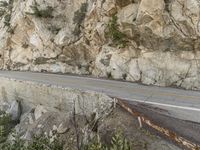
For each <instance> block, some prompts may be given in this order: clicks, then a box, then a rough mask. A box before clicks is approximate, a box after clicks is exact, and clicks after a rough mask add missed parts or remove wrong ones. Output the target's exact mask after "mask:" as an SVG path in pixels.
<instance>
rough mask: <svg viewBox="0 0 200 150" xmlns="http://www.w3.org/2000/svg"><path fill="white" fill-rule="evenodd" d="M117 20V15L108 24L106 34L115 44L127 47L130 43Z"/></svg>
mask: <svg viewBox="0 0 200 150" xmlns="http://www.w3.org/2000/svg"><path fill="white" fill-rule="evenodd" d="M117 20H118V17H117V16H112V18H111V20H110V21H109V23H108V26H107V27H108V31H107V32H106V35H107V37H108V38H110V39H111V40H112V42H113V44H114V45H115V46H120V47H126V46H127V43H128V40H127V36H126V34H124V33H122V32H121V31H120V30H119V24H118V23H117Z"/></svg>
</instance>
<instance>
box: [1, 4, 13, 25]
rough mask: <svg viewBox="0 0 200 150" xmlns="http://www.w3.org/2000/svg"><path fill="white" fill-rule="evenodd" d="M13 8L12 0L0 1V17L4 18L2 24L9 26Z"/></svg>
mask: <svg viewBox="0 0 200 150" xmlns="http://www.w3.org/2000/svg"><path fill="white" fill-rule="evenodd" d="M12 8H13V0H9V1H1V2H0V18H1V19H4V25H5V26H8V27H10V20H11V14H12Z"/></svg>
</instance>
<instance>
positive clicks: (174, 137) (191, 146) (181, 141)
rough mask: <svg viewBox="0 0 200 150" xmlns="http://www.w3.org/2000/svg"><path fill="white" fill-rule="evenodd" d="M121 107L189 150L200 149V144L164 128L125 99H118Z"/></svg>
mask: <svg viewBox="0 0 200 150" xmlns="http://www.w3.org/2000/svg"><path fill="white" fill-rule="evenodd" d="M117 103H118V104H119V105H120V106H121V107H123V108H124V109H125V110H127V111H128V112H129V113H131V114H132V115H134V116H135V117H140V118H141V121H142V122H143V123H145V124H147V125H148V126H149V127H151V128H153V129H155V130H156V131H158V132H159V133H161V134H163V135H165V136H167V137H168V138H170V139H171V140H173V141H174V142H176V143H177V144H179V145H182V146H184V147H186V148H187V149H189V150H200V145H197V144H195V143H193V142H191V141H189V140H187V139H185V138H183V137H181V136H179V135H177V134H176V133H175V132H173V131H171V130H169V129H166V128H163V127H161V126H159V125H158V124H156V123H154V122H153V121H151V120H150V119H149V118H147V117H145V116H143V115H142V114H141V113H139V112H137V111H136V110H134V109H133V108H130V107H129V104H128V103H126V102H125V101H124V100H120V99H118V102H117Z"/></svg>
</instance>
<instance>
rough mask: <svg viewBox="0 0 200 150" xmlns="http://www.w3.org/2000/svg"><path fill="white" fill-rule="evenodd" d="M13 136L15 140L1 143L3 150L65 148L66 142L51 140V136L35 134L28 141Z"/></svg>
mask: <svg viewBox="0 0 200 150" xmlns="http://www.w3.org/2000/svg"><path fill="white" fill-rule="evenodd" d="M13 136H14V141H12V143H11V142H6V143H4V144H3V145H1V147H0V148H1V150H63V147H64V144H63V143H62V142H59V140H58V139H54V141H53V142H51V141H50V138H49V137H44V136H35V137H34V138H33V140H32V141H31V142H29V143H27V142H26V141H25V140H22V139H20V138H19V137H18V136H16V135H13Z"/></svg>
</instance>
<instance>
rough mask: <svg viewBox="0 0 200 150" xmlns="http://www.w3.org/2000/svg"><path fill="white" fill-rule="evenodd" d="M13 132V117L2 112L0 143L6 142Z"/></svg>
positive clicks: (0, 117) (0, 118) (0, 116)
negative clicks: (11, 131)
mask: <svg viewBox="0 0 200 150" xmlns="http://www.w3.org/2000/svg"><path fill="white" fill-rule="evenodd" d="M10 130H11V116H10V115H9V114H7V113H5V112H4V111H0V143H2V142H5V141H6V139H7V136H8V134H9V133H10Z"/></svg>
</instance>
